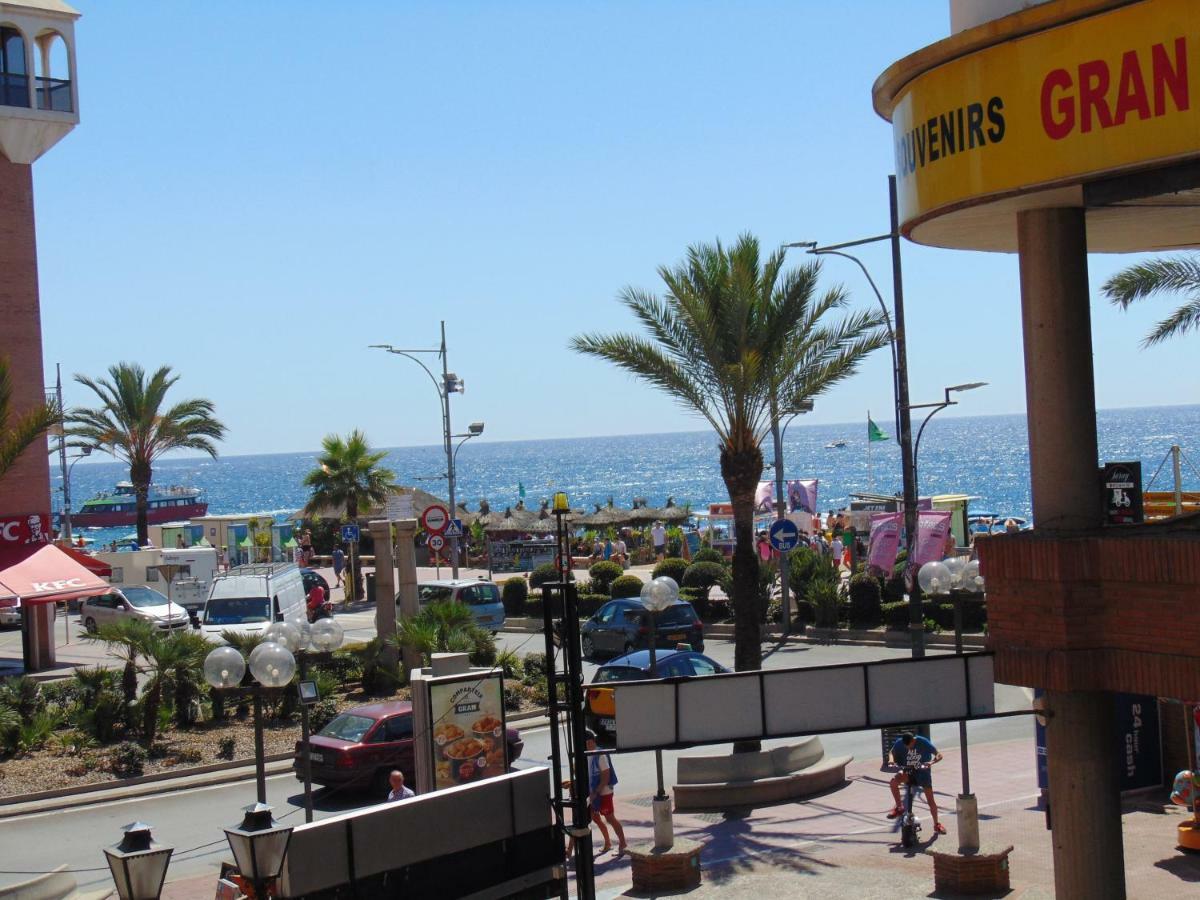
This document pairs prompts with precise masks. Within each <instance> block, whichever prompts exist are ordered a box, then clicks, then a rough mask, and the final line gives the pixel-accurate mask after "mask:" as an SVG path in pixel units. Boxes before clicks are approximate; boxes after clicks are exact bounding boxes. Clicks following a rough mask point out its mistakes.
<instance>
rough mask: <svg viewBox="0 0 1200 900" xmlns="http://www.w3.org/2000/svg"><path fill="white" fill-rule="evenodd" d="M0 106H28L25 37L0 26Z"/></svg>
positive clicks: (8, 27) (4, 26) (11, 29)
mask: <svg viewBox="0 0 1200 900" xmlns="http://www.w3.org/2000/svg"><path fill="white" fill-rule="evenodd" d="M0 105H3V106H26V107H27V106H29V68H28V63H27V61H26V59H25V36H24V35H23V34H21V32H19V31H17V29H15V28H12V27H10V26H8V25H0Z"/></svg>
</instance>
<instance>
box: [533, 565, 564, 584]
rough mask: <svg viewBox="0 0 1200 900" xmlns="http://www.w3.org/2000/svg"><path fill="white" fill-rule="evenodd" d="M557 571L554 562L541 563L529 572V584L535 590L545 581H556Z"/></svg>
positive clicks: (557, 577)
mask: <svg viewBox="0 0 1200 900" xmlns="http://www.w3.org/2000/svg"><path fill="white" fill-rule="evenodd" d="M558 579H559V572H558V569H557V568H555V566H554V563H542V564H541V565H540V566H538V567H537V568H536V569H534V570H533V571H532V572H531V573H530V574H529V586H530V587H531V588H534V589H535V590H536V589H538V588H541V586H542V585H543V584H545V583H546V582H547V581H558Z"/></svg>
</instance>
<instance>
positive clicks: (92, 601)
mask: <svg viewBox="0 0 1200 900" xmlns="http://www.w3.org/2000/svg"><path fill="white" fill-rule="evenodd" d="M79 618H80V619H81V620H82V621H83V627H84V628H86V629H87V630H88V631H89V632H92V633H95V632H96V630H97V629H98V628H99V627H100V626H101V625H103V624H104V623H106V622H116V621H117V620H119V619H142V620H144V621H147V622H149V623H150V624H151V625H153V626H154V627H155V628H158V629H161V630H162V631H176V630H181V629H184V628H187V627H188V626H189V624H190V623H189V621H188V613H187V610H186V609H184V608H183V607H182V606H180V605H179V604H178V603H172V602H171V601H169V600H168V599H167V598H166V597H164V596H163V595H162V594H160V593H159V592H158V591H156V590H154V589H152V588H148V587H142V586H130V587H122V588H113V590H112V591H111V592H109V593H107V594H101V595H100V596H98V597H88V598H87V599H86V600H84V601H83V602H82V604H81V605H80V607H79Z"/></svg>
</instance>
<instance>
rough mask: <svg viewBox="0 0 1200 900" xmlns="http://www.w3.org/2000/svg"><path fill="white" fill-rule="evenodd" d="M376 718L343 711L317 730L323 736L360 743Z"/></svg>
mask: <svg viewBox="0 0 1200 900" xmlns="http://www.w3.org/2000/svg"><path fill="white" fill-rule="evenodd" d="M374 724H375V720H374V719H369V718H367V717H366V716H356V715H354V714H353V713H342V714H341V715H340V716H338V717H337V718H336V719H334V720H333V721H332V722H330V723H329V724H328V725H326V726H325V727H324V728H322V729H321V730H320V731H318V732H317V734H319V735H321V737H331V738H338V739H339V740H343V741H352V742H353V743H356V744H357V743H358V742H359V741H361V740H362V739H363V735H364V734H366V733H367V732H368V731H370V730H371V726H372V725H374Z"/></svg>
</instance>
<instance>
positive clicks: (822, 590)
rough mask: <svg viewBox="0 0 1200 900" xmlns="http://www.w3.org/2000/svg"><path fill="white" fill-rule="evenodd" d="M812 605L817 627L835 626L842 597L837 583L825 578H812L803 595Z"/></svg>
mask: <svg viewBox="0 0 1200 900" xmlns="http://www.w3.org/2000/svg"><path fill="white" fill-rule="evenodd" d="M804 599H805V600H807V601H808V602H809V603H811V604H812V606H813V611H814V612H815V614H816V623H815V624H816V626H817V627H818V628H837V627H838V620H839V619H840V618H841V606H842V597H841V592H840V590H839V587H838V583H837V582H836V581H834V580H830V579H826V578H814V579H813V580H812V581H811V582H809V585H808V590H807V592H806V593H805V595H804Z"/></svg>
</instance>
